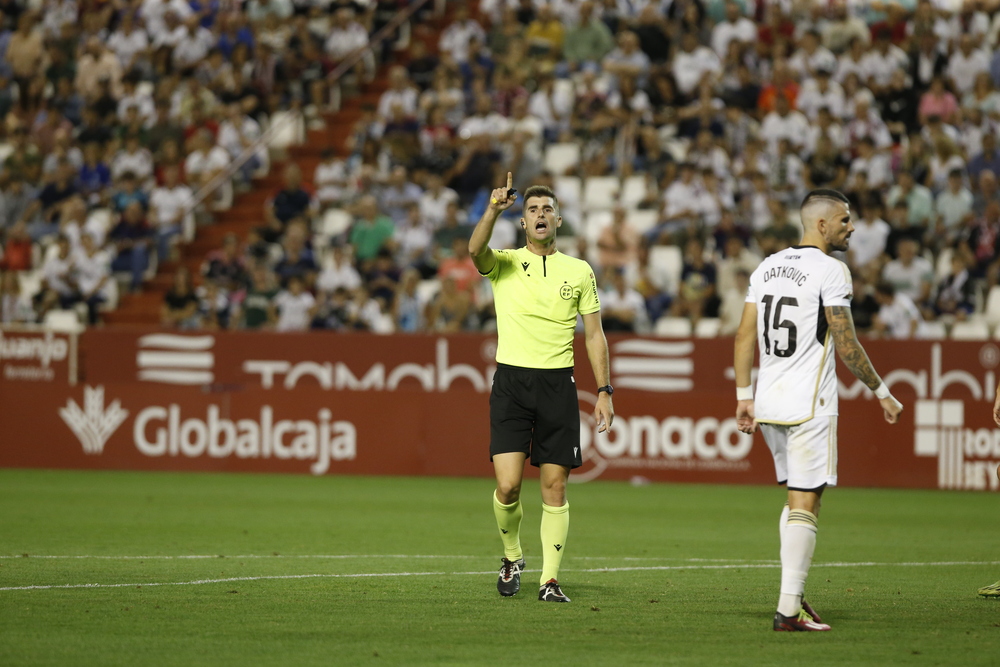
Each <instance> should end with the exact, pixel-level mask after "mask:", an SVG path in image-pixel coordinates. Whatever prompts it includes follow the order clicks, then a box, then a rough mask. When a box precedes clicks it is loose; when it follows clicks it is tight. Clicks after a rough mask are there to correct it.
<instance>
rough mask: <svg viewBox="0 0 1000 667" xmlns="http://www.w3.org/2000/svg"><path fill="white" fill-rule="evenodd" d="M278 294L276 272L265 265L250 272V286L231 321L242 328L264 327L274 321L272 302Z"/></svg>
mask: <svg viewBox="0 0 1000 667" xmlns="http://www.w3.org/2000/svg"><path fill="white" fill-rule="evenodd" d="M277 294H278V287H277V281H276V280H275V279H274V274H272V273H271V272H270V271H268V270H267V268H266V267H264V266H256V267H254V268H253V269H252V270H251V272H250V286H249V288H247V290H246V292H245V293H244V294H243V295H242V299H241V301H240V302H239V306H238V309H237V313H236V315H235V316H234V317H233V318H232V319H231V322H233V323H234V324H237V325H238V326H239V328H241V329H263V328H266V327H268V326H270V324H271V323H272V322H273V321H274V309H273V307H272V302H273V300H274V297H275V296H277Z"/></svg>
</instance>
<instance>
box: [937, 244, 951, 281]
mask: <svg viewBox="0 0 1000 667" xmlns="http://www.w3.org/2000/svg"><path fill="white" fill-rule="evenodd" d="M954 254H955V251H954V250H953V249H952V248H941V252H940V254H938V258H937V264H935V265H934V276H935V277H936V278H937V279H938V280H939V281H940V280H943V279H945V278H947V277H948V274H949V273H951V258H952V255H954Z"/></svg>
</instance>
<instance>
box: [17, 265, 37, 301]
mask: <svg viewBox="0 0 1000 667" xmlns="http://www.w3.org/2000/svg"><path fill="white" fill-rule="evenodd" d="M35 266H40V264H36V265H35ZM17 277H18V280H19V281H20V282H21V297H22V298H25V299H31V298H34V296H35V295H36V294H38V293H39V292H40V291H41V289H42V270H41V269H35V270H34V271H21V272H20V273H18V274H17Z"/></svg>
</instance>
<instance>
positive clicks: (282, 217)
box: [264, 164, 312, 230]
mask: <svg viewBox="0 0 1000 667" xmlns="http://www.w3.org/2000/svg"><path fill="white" fill-rule="evenodd" d="M284 176H285V187H284V188H282V189H281V190H279V191H278V193H277V194H276V195H275V196H274V198H273V199H271V200H270V201H269V202H268V203H267V205H265V207H264V215H265V217H266V219H267V221H268V223H269V224H270V225H272V227H273V228H275V229H277V230H283V229H284V228H285V225H287V224H288V223H289V221H291V220H292V219H293V218H299V217H303V216H308V215H309V213H310V212H311V211H310V208H311V206H312V197H311V196H310V195H309V193H308V192H307V191H306V190H305V189H304V188H303V187H302V171H301V170H300V169H299V167H298V166H297V165H295V164H289V165H288V166H287V167H285V174H284Z"/></svg>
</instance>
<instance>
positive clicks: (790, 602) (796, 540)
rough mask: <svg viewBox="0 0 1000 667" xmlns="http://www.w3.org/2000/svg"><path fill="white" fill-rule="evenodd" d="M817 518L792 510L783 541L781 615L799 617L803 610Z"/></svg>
mask: <svg viewBox="0 0 1000 667" xmlns="http://www.w3.org/2000/svg"><path fill="white" fill-rule="evenodd" d="M816 527H817V521H816V515H815V514H813V513H812V512H808V511H806V510H790V511H789V512H788V522H787V523H786V524H785V532H784V535H783V536H782V539H781V597H780V598H778V613H779V614H781V615H782V616H797V615H798V613H799V612H800V611H801V610H802V591H804V590H805V587H806V577H808V576H809V566H810V565H811V564H812V557H813V551H814V550H815V549H816Z"/></svg>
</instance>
